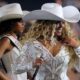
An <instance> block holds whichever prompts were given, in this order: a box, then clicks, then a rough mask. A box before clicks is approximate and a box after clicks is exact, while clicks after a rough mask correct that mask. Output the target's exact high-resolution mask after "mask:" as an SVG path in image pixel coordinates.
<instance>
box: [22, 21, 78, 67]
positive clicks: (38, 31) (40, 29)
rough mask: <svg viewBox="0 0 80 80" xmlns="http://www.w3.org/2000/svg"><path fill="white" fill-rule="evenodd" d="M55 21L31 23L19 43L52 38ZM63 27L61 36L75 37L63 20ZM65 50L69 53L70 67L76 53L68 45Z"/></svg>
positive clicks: (72, 64)
mask: <svg viewBox="0 0 80 80" xmlns="http://www.w3.org/2000/svg"><path fill="white" fill-rule="evenodd" d="M55 26H56V22H55V21H50V20H38V21H36V22H35V23H34V24H32V27H31V28H30V29H29V31H28V32H27V33H26V34H25V35H24V37H22V39H21V43H22V44H25V42H27V41H28V40H29V41H30V40H35V39H39V38H40V39H42V40H43V39H50V40H51V38H53V39H54V34H52V33H53V32H54V31H55ZM64 26H65V27H64V28H63V30H62V37H63V38H65V37H72V38H75V39H76V40H78V39H77V37H76V36H75V34H74V32H73V31H72V28H71V27H70V25H69V23H67V22H64ZM66 50H67V51H68V52H69V53H70V54H69V55H70V62H69V65H70V66H71V67H72V66H74V63H75V62H76V61H77V59H78V58H77V55H76V53H75V51H74V49H73V48H72V47H70V46H66Z"/></svg>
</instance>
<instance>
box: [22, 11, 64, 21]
mask: <svg viewBox="0 0 80 80" xmlns="http://www.w3.org/2000/svg"><path fill="white" fill-rule="evenodd" d="M23 20H25V21H28V20H57V21H61V20H63V19H62V18H60V17H58V16H56V15H55V14H52V13H50V12H48V11H45V10H34V11H31V12H30V13H29V14H27V15H26V16H24V17H23Z"/></svg>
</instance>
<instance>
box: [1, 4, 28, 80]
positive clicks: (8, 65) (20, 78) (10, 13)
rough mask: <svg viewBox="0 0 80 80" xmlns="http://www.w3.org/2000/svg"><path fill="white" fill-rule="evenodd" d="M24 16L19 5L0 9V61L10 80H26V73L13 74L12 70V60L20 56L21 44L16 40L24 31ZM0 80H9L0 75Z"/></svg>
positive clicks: (13, 62)
mask: <svg viewBox="0 0 80 80" xmlns="http://www.w3.org/2000/svg"><path fill="white" fill-rule="evenodd" d="M26 14H27V12H26ZM24 15H25V13H23V11H22V9H21V6H20V4H19V3H12V4H8V5H5V6H3V7H1V8H0V59H2V62H3V63H4V66H5V69H6V71H7V75H8V76H9V77H10V80H27V74H26V73H22V74H15V73H14V70H13V64H15V61H14V60H15V59H16V58H17V57H19V56H20V55H21V54H20V52H21V44H20V43H19V41H18V39H19V37H20V36H21V34H22V33H23V31H24V22H23V19H22V18H23V16H24ZM2 78H3V79H2ZM0 80H9V79H7V78H5V76H4V75H3V74H0Z"/></svg>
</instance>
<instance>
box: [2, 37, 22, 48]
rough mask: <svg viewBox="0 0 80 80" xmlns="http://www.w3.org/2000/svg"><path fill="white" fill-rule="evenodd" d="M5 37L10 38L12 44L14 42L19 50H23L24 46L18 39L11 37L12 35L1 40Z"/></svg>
mask: <svg viewBox="0 0 80 80" xmlns="http://www.w3.org/2000/svg"><path fill="white" fill-rule="evenodd" d="M4 37H7V38H9V39H10V40H11V42H12V43H13V44H14V45H15V46H16V47H17V48H18V49H19V50H21V48H22V45H21V44H20V42H19V41H18V40H17V39H16V38H14V37H13V36H11V35H4V36H2V37H1V39H2V38H4Z"/></svg>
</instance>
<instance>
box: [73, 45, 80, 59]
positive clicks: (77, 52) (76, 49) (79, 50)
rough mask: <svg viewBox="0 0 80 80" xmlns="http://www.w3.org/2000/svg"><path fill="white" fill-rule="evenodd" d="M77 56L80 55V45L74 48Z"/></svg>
mask: <svg viewBox="0 0 80 80" xmlns="http://www.w3.org/2000/svg"><path fill="white" fill-rule="evenodd" d="M74 50H75V52H76V54H77V56H78V57H80V46H79V47H77V48H75V49H74Z"/></svg>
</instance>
